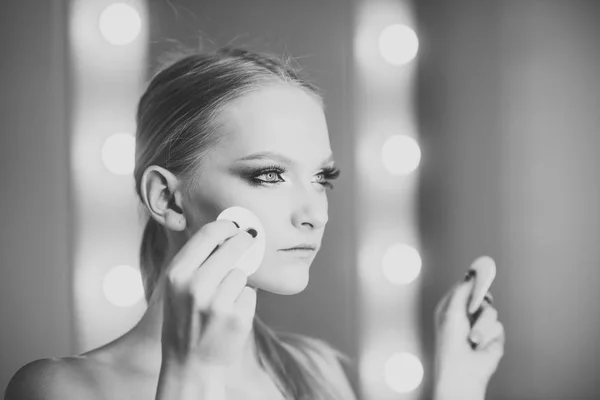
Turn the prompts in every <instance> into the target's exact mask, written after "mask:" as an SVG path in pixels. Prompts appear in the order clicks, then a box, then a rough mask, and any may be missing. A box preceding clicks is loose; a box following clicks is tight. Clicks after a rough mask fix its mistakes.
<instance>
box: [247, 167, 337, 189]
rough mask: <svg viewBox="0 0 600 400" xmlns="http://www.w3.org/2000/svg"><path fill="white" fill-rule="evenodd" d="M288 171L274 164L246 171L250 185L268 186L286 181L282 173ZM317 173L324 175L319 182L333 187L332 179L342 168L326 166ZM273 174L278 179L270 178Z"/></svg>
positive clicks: (327, 186) (335, 177)
mask: <svg viewBox="0 0 600 400" xmlns="http://www.w3.org/2000/svg"><path fill="white" fill-rule="evenodd" d="M286 171H287V170H286V169H285V168H282V167H280V166H279V165H275V164H273V165H269V166H267V167H263V168H257V169H249V170H248V171H247V172H245V175H246V179H247V180H248V182H249V183H250V185H252V186H267V185H273V184H276V183H280V182H285V181H284V180H283V178H282V177H281V174H284V173H285V172H286ZM317 175H320V176H322V177H323V178H322V180H320V181H318V182H317V183H319V184H321V185H322V186H324V187H326V188H329V189H333V188H334V186H333V184H332V183H331V181H333V180H335V179H337V178H338V177H339V176H340V170H339V169H338V168H336V167H325V168H323V169H322V170H321V171H320V172H319V173H318V174H317ZM273 176H275V177H276V178H278V179H277V180H272V179H270V178H271V177H273ZM260 177H267V179H261V178H260Z"/></svg>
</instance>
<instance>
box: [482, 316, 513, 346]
mask: <svg viewBox="0 0 600 400" xmlns="http://www.w3.org/2000/svg"><path fill="white" fill-rule="evenodd" d="M505 341H506V336H505V332H504V325H503V324H502V323H501V322H499V321H496V322H495V323H494V325H493V326H492V327H490V328H489V330H488V332H487V334H486V336H485V338H484V340H483V341H482V342H481V344H480V345H479V349H480V350H484V351H488V350H490V349H492V348H495V347H497V346H498V347H500V348H503V347H504V343H505Z"/></svg>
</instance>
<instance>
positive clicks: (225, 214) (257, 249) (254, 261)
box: [217, 206, 267, 275]
mask: <svg viewBox="0 0 600 400" xmlns="http://www.w3.org/2000/svg"><path fill="white" fill-rule="evenodd" d="M221 219H226V220H228V221H234V222H235V223H237V224H238V225H239V226H240V230H247V229H249V228H254V229H255V230H256V232H258V235H257V236H256V237H255V238H254V244H253V245H252V246H250V248H249V249H248V250H246V252H245V253H244V254H242V257H241V258H240V259H239V260H238V262H237V263H236V264H235V266H234V267H233V268H238V269H241V270H242V271H244V272H245V273H246V275H252V274H253V273H255V272H256V270H257V269H258V268H259V267H260V263H261V262H262V259H263V256H264V255H265V247H266V245H267V241H266V235H265V229H264V228H263V226H262V224H261V222H260V220H259V219H258V217H257V216H256V215H255V214H254V213H253V212H252V211H250V210H248V209H247V208H244V207H237V206H236V207H229V208H227V209H225V210H223V211H222V212H221V214H219V216H218V217H217V221H218V220H221Z"/></svg>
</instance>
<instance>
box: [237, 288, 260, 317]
mask: <svg viewBox="0 0 600 400" xmlns="http://www.w3.org/2000/svg"><path fill="white" fill-rule="evenodd" d="M235 309H236V310H237V312H238V313H239V314H240V316H242V318H244V319H245V320H247V321H252V319H253V318H254V314H255V313H256V290H255V289H253V288H251V287H249V286H246V287H244V288H243V289H242V292H241V293H240V295H239V297H238V299H237V301H236V302H235Z"/></svg>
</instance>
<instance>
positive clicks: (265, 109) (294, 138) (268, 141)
mask: <svg viewBox="0 0 600 400" xmlns="http://www.w3.org/2000/svg"><path fill="white" fill-rule="evenodd" d="M222 117H223V123H224V128H225V130H226V131H227V135H226V138H225V139H224V140H223V142H221V146H219V147H220V149H219V151H221V152H225V153H228V154H229V155H230V156H232V157H243V156H245V155H247V154H250V153H255V152H263V151H272V152H277V153H281V154H283V155H285V156H287V157H289V158H292V159H294V160H299V161H304V160H307V158H308V159H309V161H311V160H312V159H315V160H318V162H320V161H322V159H323V158H324V157H326V156H328V155H329V154H330V153H331V148H330V144H329V135H328V132H327V122H326V119H325V114H324V112H323V108H322V106H321V104H320V102H319V101H318V100H317V99H315V98H314V97H312V96H311V95H309V94H308V93H306V92H305V91H304V90H302V89H300V88H297V87H294V86H292V85H289V84H280V85H273V86H268V87H265V88H261V89H259V90H257V91H254V92H251V93H247V94H245V95H243V96H241V97H240V98H238V99H236V100H235V101H233V102H232V103H231V104H229V105H227V107H226V108H225V110H224V111H223V115H222Z"/></svg>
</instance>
